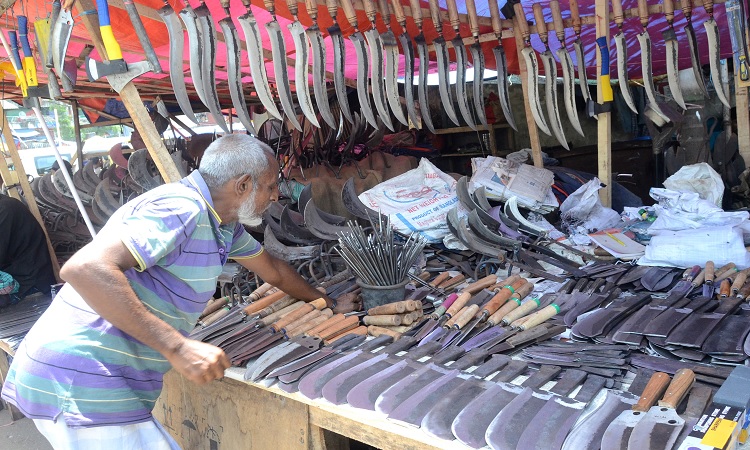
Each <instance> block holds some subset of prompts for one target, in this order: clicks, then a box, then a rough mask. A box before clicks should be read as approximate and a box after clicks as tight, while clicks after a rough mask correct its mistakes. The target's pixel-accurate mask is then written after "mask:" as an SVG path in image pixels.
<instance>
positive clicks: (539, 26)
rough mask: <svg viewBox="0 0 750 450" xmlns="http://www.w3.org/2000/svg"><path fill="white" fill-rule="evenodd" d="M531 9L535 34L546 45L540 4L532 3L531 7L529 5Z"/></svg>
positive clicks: (545, 30) (544, 23) (545, 26)
mask: <svg viewBox="0 0 750 450" xmlns="http://www.w3.org/2000/svg"><path fill="white" fill-rule="evenodd" d="M531 9H532V10H533V11H534V22H536V33H537V34H538V35H539V39H541V40H542V42H544V43H545V44H547V23H546V22H545V21H544V11H542V4H541V3H534V4H533V5H531Z"/></svg>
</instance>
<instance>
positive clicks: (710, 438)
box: [678, 403, 745, 450]
mask: <svg viewBox="0 0 750 450" xmlns="http://www.w3.org/2000/svg"><path fill="white" fill-rule="evenodd" d="M744 422H745V409H744V408H737V407H734V406H728V405H722V404H718V403H712V404H711V405H710V406H708V407H707V408H706V410H705V411H704V413H703V416H702V417H701V418H700V420H699V421H698V423H696V424H695V426H694V427H693V430H692V431H691V432H690V434H689V435H688V437H687V438H685V441H684V442H682V443H681V444H680V446H679V447H678V450H735V449H736V448H737V444H738V442H737V440H738V438H739V435H740V429H741V428H742V425H743V424H744Z"/></svg>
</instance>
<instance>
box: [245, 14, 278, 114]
mask: <svg viewBox="0 0 750 450" xmlns="http://www.w3.org/2000/svg"><path fill="white" fill-rule="evenodd" d="M237 21H238V22H239V23H240V27H241V28H242V31H243V33H244V34H245V43H246V44H247V59H248V61H249V63H250V76H251V77H252V78H253V85H254V86H255V92H257V93H258V100H260V102H261V103H262V104H263V107H264V108H266V111H268V113H269V114H271V115H272V116H273V117H275V118H277V119H279V120H281V119H282V118H283V117H282V115H281V113H280V112H279V109H278V108H277V107H276V103H275V102H274V101H273V96H272V95H271V88H270V86H269V85H268V75H267V74H266V66H265V64H263V57H262V56H261V54H262V53H261V38H260V29H259V28H258V23H257V22H256V21H255V16H253V14H252V13H251V12H250V11H248V12H247V14H243V15H241V16H240V17H238V18H237Z"/></svg>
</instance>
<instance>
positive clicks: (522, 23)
mask: <svg viewBox="0 0 750 450" xmlns="http://www.w3.org/2000/svg"><path fill="white" fill-rule="evenodd" d="M513 10H514V11H515V12H516V17H515V18H516V21H515V24H516V25H517V26H518V31H520V32H521V37H522V38H523V42H524V43H528V42H529V23H528V22H527V21H526V13H525V12H524V11H523V6H522V5H521V2H518V3H516V4H515V5H513Z"/></svg>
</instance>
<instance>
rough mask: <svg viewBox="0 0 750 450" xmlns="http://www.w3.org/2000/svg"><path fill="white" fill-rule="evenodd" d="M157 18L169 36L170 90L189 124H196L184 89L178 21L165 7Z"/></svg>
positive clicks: (169, 7)
mask: <svg viewBox="0 0 750 450" xmlns="http://www.w3.org/2000/svg"><path fill="white" fill-rule="evenodd" d="M158 12H159V16H161V19H162V20H163V21H164V24H165V25H166V26H167V33H168V34H169V78H170V80H171V81H172V89H173V90H174V96H175V98H176V99H177V104H178V105H179V106H180V110H182V113H183V114H185V117H187V118H188V119H189V120H190V121H191V122H193V123H198V120H197V119H196V118H195V113H193V106H192V105H191V104H190V98H189V97H188V93H187V90H186V89H185V74H184V73H183V66H182V64H183V59H182V58H183V57H182V52H183V49H184V46H185V35H184V34H183V33H182V25H181V24H180V19H178V18H177V14H175V13H174V10H173V9H172V7H171V6H169V5H167V6H165V7H163V8H161V9H160V10H159V11H158Z"/></svg>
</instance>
